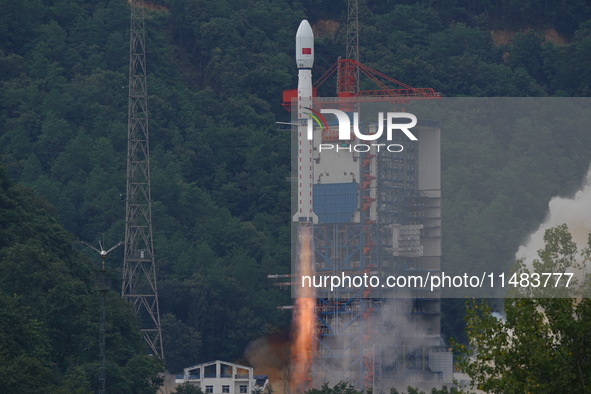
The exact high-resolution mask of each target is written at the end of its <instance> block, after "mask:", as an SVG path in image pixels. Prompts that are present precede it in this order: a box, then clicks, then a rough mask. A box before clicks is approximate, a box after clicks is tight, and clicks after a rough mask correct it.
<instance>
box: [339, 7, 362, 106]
mask: <svg viewBox="0 0 591 394" xmlns="http://www.w3.org/2000/svg"><path fill="white" fill-rule="evenodd" d="M345 44H346V48H345V53H346V57H345V59H344V60H340V59H339V73H338V74H339V76H338V86H337V95H338V96H339V97H349V96H355V95H356V94H357V93H358V92H359V68H358V67H355V65H354V64H353V63H351V62H350V60H354V61H355V62H359V0H349V1H348V2H347V31H346V34H345Z"/></svg>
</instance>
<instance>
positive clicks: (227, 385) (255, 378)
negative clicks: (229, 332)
mask: <svg viewBox="0 0 591 394" xmlns="http://www.w3.org/2000/svg"><path fill="white" fill-rule="evenodd" d="M267 382H268V378H267V376H266V375H254V370H253V368H251V367H247V366H245V365H238V364H234V363H230V362H226V361H220V360H216V361H210V362H207V363H203V364H198V365H194V366H192V367H188V368H185V369H184V370H183V375H179V376H178V377H177V379H176V380H175V383H176V384H183V383H191V384H193V385H195V386H197V387H200V388H201V390H202V391H203V392H204V393H208V394H209V393H213V394H220V393H228V394H244V393H248V394H250V393H252V392H253V390H255V389H260V390H261V391H262V389H264V388H265V386H266V385H267Z"/></svg>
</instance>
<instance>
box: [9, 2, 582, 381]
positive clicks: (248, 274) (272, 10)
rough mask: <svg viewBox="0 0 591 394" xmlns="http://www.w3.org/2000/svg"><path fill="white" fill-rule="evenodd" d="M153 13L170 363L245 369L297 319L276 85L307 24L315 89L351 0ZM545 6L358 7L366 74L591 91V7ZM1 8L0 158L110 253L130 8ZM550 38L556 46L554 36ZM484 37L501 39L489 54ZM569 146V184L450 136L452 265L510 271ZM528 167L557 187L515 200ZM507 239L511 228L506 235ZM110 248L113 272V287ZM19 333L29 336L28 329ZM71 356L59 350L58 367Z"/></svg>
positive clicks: (162, 273)
mask: <svg viewBox="0 0 591 394" xmlns="http://www.w3.org/2000/svg"><path fill="white" fill-rule="evenodd" d="M153 3H154V4H151V5H150V7H148V8H146V28H147V48H148V69H149V81H148V83H149V88H148V89H149V95H150V96H149V106H150V116H151V117H150V127H151V149H152V191H153V199H154V206H153V217H154V226H155V228H154V230H155V247H156V251H157V264H158V267H159V272H158V275H159V292H160V310H161V312H162V314H163V316H162V324H163V330H164V331H163V332H164V344H165V353H166V358H167V364H168V365H167V367H168V368H169V370H171V371H179V370H181V369H182V368H183V367H185V366H187V365H192V364H195V363H197V362H201V361H207V360H211V359H227V360H236V359H238V358H240V357H241V356H242V355H243V352H244V349H245V348H246V345H247V344H248V343H249V341H251V340H253V339H255V338H257V337H260V336H265V335H268V334H270V333H273V332H276V331H281V330H286V327H287V325H288V321H289V316H288V314H287V313H284V312H280V311H278V310H277V309H276V306H277V305H282V304H288V303H290V300H289V294H288V292H285V291H282V290H280V289H278V288H275V287H273V286H271V284H270V283H269V281H268V280H267V279H266V275H267V274H269V273H285V272H288V270H289V257H290V256H289V249H288V246H287V245H289V227H288V221H289V217H290V215H289V183H288V182H287V181H286V177H287V176H288V175H289V137H288V135H287V134H286V133H284V132H279V131H277V130H276V127H275V121H276V120H286V119H287V114H285V113H284V112H283V110H282V109H281V107H280V106H279V101H280V96H281V91H282V90H283V89H287V88H293V87H294V86H295V84H296V80H295V76H296V69H295V62H294V60H293V40H294V32H295V30H296V28H297V25H298V23H299V21H300V20H301V19H303V18H306V17H307V18H308V19H310V21H311V22H312V25H313V26H314V28H315V29H316V30H317V34H316V45H317V47H316V52H317V58H316V64H315V69H314V75H315V77H317V76H319V75H321V74H322V73H323V72H324V70H326V69H328V67H330V65H331V64H332V63H333V62H334V61H335V59H336V58H337V56H339V55H343V54H344V53H343V52H344V50H343V48H344V26H343V24H342V23H343V22H344V20H345V13H346V2H345V1H340V2H334V1H321V0H305V1H288V0H247V1H234V0H219V1H205V0H159V1H154V2H153ZM547 3H548V2H543V1H534V0H528V1H508V0H505V1H496V2H486V1H484V2H464V1H460V0H455V1H441V2H439V1H421V2H417V1H372V0H368V1H367V2H363V1H362V2H361V8H360V26H361V60H362V61H363V62H364V63H367V64H368V65H370V66H372V67H373V68H375V69H378V70H380V71H382V72H383V73H385V74H387V75H390V76H393V77H395V78H397V79H399V80H401V81H404V82H406V83H408V84H410V85H413V86H420V87H426V86H429V87H432V88H435V89H436V90H438V91H441V92H442V93H443V94H444V95H447V96H454V95H472V96H487V95H489V96H542V95H557V96H560V95H572V96H586V95H589V93H590V92H591V90H590V89H591V67H590V66H589V64H591V61H590V60H591V58H590V57H591V50H590V48H591V19H590V18H591V8H590V7H589V6H588V5H586V3H585V2H582V1H578V2H572V3H569V4H563V6H561V7H553V6H552V7H551V6H550V5H548V4H547ZM0 6H1V9H2V13H1V14H0V43H1V44H0V154H1V157H2V161H3V163H4V165H5V166H6V168H7V171H8V174H9V176H10V178H12V179H15V180H18V181H19V182H22V183H24V184H26V185H28V186H30V187H32V188H33V189H34V190H35V191H36V192H37V193H38V194H40V195H41V196H43V197H44V198H45V199H46V200H47V201H48V202H49V203H50V204H51V205H52V206H53V207H54V208H53V209H54V211H55V213H56V215H57V216H58V217H59V221H60V223H61V224H62V225H63V226H64V227H65V228H66V229H67V230H68V231H70V232H71V233H73V234H74V235H75V236H76V237H77V238H78V239H81V240H86V241H93V240H97V239H101V238H103V237H104V239H105V242H106V243H107V244H113V243H115V242H117V241H119V240H121V238H122V237H123V228H124V201H123V200H122V199H121V194H122V193H124V190H125V160H126V156H125V155H126V148H127V142H126V136H127V134H126V124H127V119H126V117H127V67H128V20H129V8H128V5H127V2H126V1H124V0H93V1H86V0H26V1H17V2H15V1H8V0H0ZM550 28H554V29H555V30H556V31H557V34H558V35H559V36H561V37H562V38H563V39H564V41H565V42H564V45H556V44H554V43H552V42H549V41H547V40H545V36H544V29H550ZM491 30H496V31H500V30H504V31H506V32H507V34H508V35H509V36H510V39H508V40H506V41H503V42H497V43H496V45H495V44H494V43H493V39H492V38H491V37H492V35H491ZM364 83H366V82H364ZM332 92H334V82H333V83H332V85H331V84H330V83H328V84H327V85H326V86H323V87H322V90H321V93H322V94H323V95H332ZM481 133H483V132H481ZM481 137H482V138H481ZM563 137H564V138H565V139H566V140H567V141H566V142H565V143H567V144H568V142H569V141H570V144H571V145H572V149H571V150H570V151H568V152H567V156H566V157H562V158H561V160H562V162H563V163H562V164H563V165H562V166H561V167H560V168H567V169H569V171H568V172H566V173H563V172H559V170H557V169H556V168H555V167H554V166H553V163H554V160H553V149H552V142H547V143H544V141H543V140H541V139H538V140H536V141H535V142H534V143H531V144H530V143H529V141H528V142H527V143H524V141H523V139H519V138H515V139H514V140H511V141H505V140H502V139H503V138H504V137H503V136H502V135H500V134H496V132H495V131H491V132H490V133H488V134H487V135H478V134H475V135H474V136H473V138H472V139H466V141H465V149H457V150H453V149H451V147H450V146H449V145H447V146H446V145H445V141H444V146H443V154H444V173H443V188H444V193H445V198H446V201H444V215H445V216H444V220H445V223H446V225H445V226H446V227H445V234H446V235H445V238H444V242H445V243H446V244H444V248H445V249H446V251H450V252H451V253H452V255H453V258H454V259H460V261H461V259H464V260H466V261H472V260H473V259H485V258H486V256H487V255H489V254H490V253H491V251H493V253H495V256H496V258H497V259H502V260H504V261H510V260H511V259H512V254H513V252H514V251H515V249H516V247H517V245H518V244H519V242H520V241H521V239H522V238H521V237H525V235H526V233H527V231H528V230H529V229H531V228H533V227H534V226H535V225H536V224H537V223H538V222H539V221H540V220H541V219H542V218H543V215H544V213H545V206H546V202H547V201H548V199H549V198H550V197H551V196H553V195H556V194H559V193H564V192H565V191H567V192H571V191H572V190H574V188H575V187H576V185H577V183H578V182H579V179H580V178H581V177H582V175H583V173H584V171H585V169H586V167H587V165H588V163H587V161H588V158H587V156H586V146H585V144H583V143H580V144H578V143H577V141H580V140H582V141H584V138H583V137H582V136H576V135H565V136H563ZM524 138H525V137H524ZM499 142H502V143H503V144H504V145H503V149H506V150H507V152H511V156H512V157H519V158H524V157H542V156H543V157H545V158H546V159H547V160H545V161H544V160H539V161H533V162H530V161H526V160H525V159H524V160H521V161H520V160H516V161H514V162H511V163H509V164H510V165H509V166H507V165H503V164H507V162H506V161H504V160H498V157H497V156H496V155H495V152H496V149H497V148H498V144H499ZM524 152H526V153H527V156H525V153H524ZM446 155H447V156H446ZM450 155H451V156H450ZM446 157H447V159H446ZM490 163H494V164H495V165H490ZM531 163H535V166H534V165H531ZM477 171H481V172H477ZM532 171H535V172H536V173H537V174H547V175H550V176H551V179H552V182H548V181H547V180H546V179H543V178H541V177H539V178H536V179H533V180H532V181H531V182H530V183H529V188H528V189H527V190H524V189H523V188H522V187H521V180H522V179H525V178H526V177H528V174H531V172H532ZM502 174H507V175H506V176H504V175H503V176H501V175H502ZM471 176H472V177H478V179H479V180H478V182H470V181H467V179H472V178H470V177H471ZM515 190H518V191H519V193H522V192H523V193H527V200H526V201H528V207H530V206H531V207H532V209H531V210H528V215H527V217H522V216H520V212H521V205H519V203H518V202H517V201H516V199H511V198H509V196H512V195H514V194H513V193H514V192H515ZM491 191H492V192H491ZM499 212H502V213H503V215H502V216H499ZM499 218H501V219H502V220H500V222H499V221H498V219H499ZM501 226H502V227H501ZM476 227H477V228H479V229H481V230H482V231H478V232H476V231H474V230H473V229H474V228H476ZM502 228H511V229H515V228H518V229H520V230H521V231H522V232H521V233H518V234H517V233H515V234H513V233H512V235H511V237H510V239H507V237H503V236H502V234H503V232H502ZM2 239H4V238H2ZM68 242H69V241H68ZM483 245H486V248H482V246H483ZM44 246H45V245H44ZM56 247H57V246H56ZM496 251H501V253H497V252H496ZM118 252H119V254H113V257H112V258H111V259H110V266H109V270H110V272H113V276H114V277H118V276H119V274H120V267H121V260H122V256H121V252H120V251H118ZM30 253H33V252H30ZM36 253H39V252H38V251H37V252H36ZM71 253H73V252H71ZM33 257H34V258H35V259H37V257H35V255H34V253H33V254H32V255H31V259H33ZM7 261H9V260H7ZM31 261H34V260H31ZM2 264H4V262H3V263H2ZM31 264H32V263H31ZM48 269H49V268H48ZM54 270H58V269H57V268H51V272H53V271H54ZM58 271H59V270H58ZM84 275H87V277H88V275H89V273H84V272H82V273H79V274H78V273H77V274H76V278H78V280H81V279H80V278H83V277H84ZM87 280H89V279H87ZM16 283H19V282H18V281H17V282H15V284H12V285H16ZM9 294H12V293H9ZM58 294H59V296H64V297H65V295H66V294H67V293H64V292H58ZM33 295H35V296H38V297H40V299H45V298H46V297H47V296H43V297H42V296H41V295H39V294H36V293H35V292H32V293H31V294H30V296H33ZM56 296H57V295H56ZM112 298H113V299H114V298H115V297H114V296H113V297H112ZM6 302H7V303H11V302H12V303H18V302H19V301H18V300H17V299H13V300H12V301H9V300H6ZM112 302H115V301H112ZM15 307H17V306H15ZM72 313H74V312H72ZM76 313H77V312H76ZM462 313H463V310H462V308H459V307H458V305H456V304H453V303H452V304H449V305H448V306H447V308H446V320H445V321H446V323H445V324H446V326H445V327H446V330H447V331H446V332H447V333H448V334H452V333H455V334H458V333H459V332H461V329H462V327H461V323H457V322H458V321H459V318H460V317H461V314H462ZM19 315H20V314H19ZM22 316H24V317H23V319H25V318H26V316H27V315H26V314H24V315H22ZM26 319H29V318H26ZM30 319H33V320H26V321H23V322H22V324H25V323H26V324H28V323H27V322H29V323H31V324H32V325H33V326H34V325H35V324H36V323H35V324H33V323H34V321H35V320H34V319H35V317H30ZM56 324H57V323H56ZM61 324H63V323H61ZM34 333H35V330H33V331H31V335H33V334H34ZM93 335H94V334H93ZM33 343H34V342H33ZM93 343H94V342H93ZM75 344H76V341H74V340H73V341H68V346H75ZM111 346H113V347H116V346H117V345H116V342H114V343H112V345H111ZM37 348H44V345H43V346H42V344H40V345H39V346H37V347H35V349H37ZM70 351H71V350H70V349H69V348H64V349H57V350H56V354H58V355H56V356H55V357H63V358H64V359H66V358H67V357H68V356H67V355H68V354H69V352H70ZM52 354H53V352H52ZM59 354H62V356H59ZM89 354H91V355H94V354H96V353H92V352H90V353H89ZM64 368H66V369H64V371H65V370H67V367H64Z"/></svg>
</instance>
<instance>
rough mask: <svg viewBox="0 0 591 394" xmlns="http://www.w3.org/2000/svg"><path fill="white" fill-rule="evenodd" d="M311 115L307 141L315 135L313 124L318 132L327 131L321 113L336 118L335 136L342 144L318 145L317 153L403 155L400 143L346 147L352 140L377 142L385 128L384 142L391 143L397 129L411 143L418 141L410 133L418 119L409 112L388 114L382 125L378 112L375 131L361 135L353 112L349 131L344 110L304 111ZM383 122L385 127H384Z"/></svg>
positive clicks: (326, 125) (326, 124)
mask: <svg viewBox="0 0 591 394" xmlns="http://www.w3.org/2000/svg"><path fill="white" fill-rule="evenodd" d="M306 109H307V110H309V111H310V112H309V113H308V115H310V118H309V119H307V127H308V130H307V131H308V132H307V138H308V140H312V139H313V135H314V122H316V124H318V126H319V127H320V130H321V131H324V130H327V131H328V130H329V128H328V123H327V122H326V119H325V117H324V116H323V114H332V115H334V116H335V117H336V119H337V122H338V125H339V128H338V129H339V133H338V140H339V141H340V142H341V143H340V144H325V143H322V144H320V145H319V147H318V149H319V151H325V150H336V151H337V152H338V151H348V152H351V151H355V152H368V151H370V150H372V149H374V150H377V151H378V152H379V151H380V150H387V151H388V152H393V153H396V152H402V151H403V150H404V147H403V146H402V145H400V144H383V143H382V144H380V143H378V144H354V145H351V144H348V143H347V142H348V141H351V140H353V139H354V138H355V137H356V138H358V139H359V140H361V141H376V140H378V139H379V138H381V137H382V134H383V133H384V128H385V129H386V139H387V141H392V139H393V135H394V131H395V130H400V131H402V132H403V133H404V135H406V137H408V139H409V140H410V141H418V139H417V137H416V136H415V135H414V134H413V133H412V132H411V131H410V129H412V128H413V127H414V126H416V125H417V117H416V116H415V115H413V114H411V113H408V112H387V113H386V115H385V120H386V121H385V122H384V113H383V112H378V121H377V124H376V128H375V130H371V131H370V133H369V134H363V133H362V132H361V131H360V128H359V113H358V112H353V127H352V128H351V119H350V117H349V114H347V113H346V112H344V111H340V110H337V109H321V110H320V112H318V111H315V110H313V109H312V108H308V107H307V108H306ZM401 120H405V122H401ZM384 123H385V125H386V126H385V127H384ZM351 130H353V133H351Z"/></svg>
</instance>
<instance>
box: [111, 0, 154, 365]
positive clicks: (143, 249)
mask: <svg viewBox="0 0 591 394" xmlns="http://www.w3.org/2000/svg"><path fill="white" fill-rule="evenodd" d="M129 4H130V6H131V26H130V32H129V108H128V123H127V137H128V144H127V194H126V203H125V252H124V261H123V282H122V289H121V294H122V296H123V297H124V298H125V299H126V300H127V301H128V302H129V303H130V304H131V305H132V306H133V309H134V311H135V313H136V316H137V318H138V322H139V325H140V330H141V333H142V336H143V338H144V340H145V341H146V342H147V344H148V346H149V348H150V350H151V352H152V353H153V354H155V355H158V356H159V357H160V358H162V359H164V350H163V346H162V330H161V328H160V311H159V307H158V287H157V281H156V263H155V260H154V242H153V239H152V199H151V194H150V147H149V137H148V91H147V86H146V40H145V30H144V2H143V0H130V1H129Z"/></svg>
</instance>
